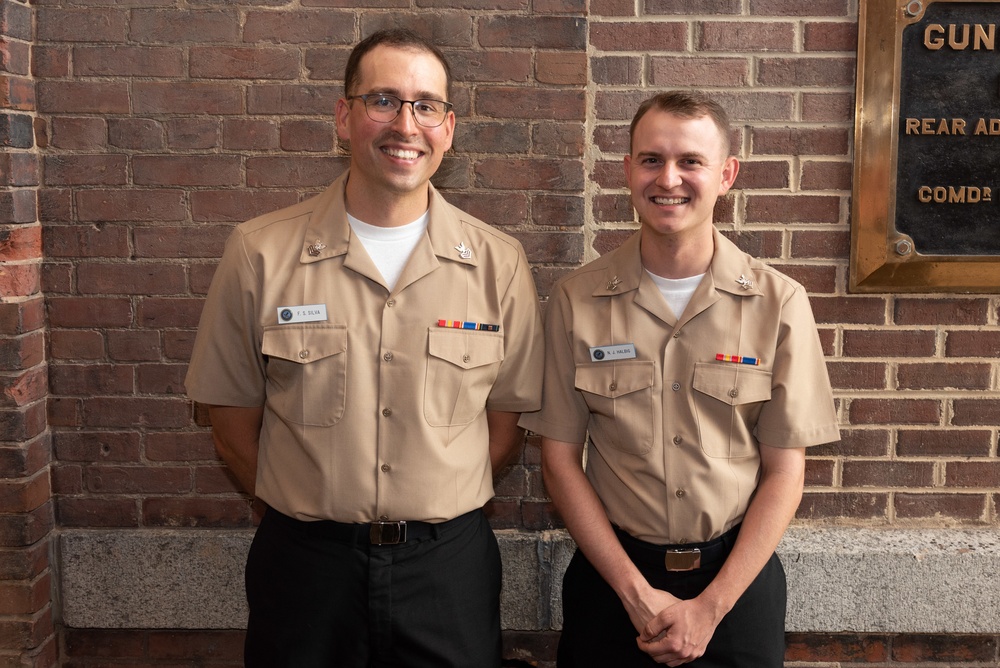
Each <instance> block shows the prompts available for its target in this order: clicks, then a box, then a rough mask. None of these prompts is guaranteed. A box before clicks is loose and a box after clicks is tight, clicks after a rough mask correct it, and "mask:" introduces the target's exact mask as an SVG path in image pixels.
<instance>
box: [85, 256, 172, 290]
mask: <svg viewBox="0 0 1000 668" xmlns="http://www.w3.org/2000/svg"><path fill="white" fill-rule="evenodd" d="M185 284H186V281H185V276H184V267H182V266H180V265H177V264H166V263H160V262H135V263H129V264H114V263H109V262H83V263H80V265H79V266H78V267H77V289H78V290H79V292H80V294H81V295H86V294H100V295H113V294H118V295H129V294H132V295H135V294H146V295H149V294H152V295H173V294H179V293H182V292H184V291H185V290H184V287H185Z"/></svg>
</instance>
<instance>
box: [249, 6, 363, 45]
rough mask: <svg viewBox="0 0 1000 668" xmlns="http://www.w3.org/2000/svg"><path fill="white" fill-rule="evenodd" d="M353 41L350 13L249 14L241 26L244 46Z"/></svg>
mask: <svg viewBox="0 0 1000 668" xmlns="http://www.w3.org/2000/svg"><path fill="white" fill-rule="evenodd" d="M353 40H354V14H353V13H349V12H336V11H292V10H286V11H282V12H264V11H259V12H258V11H250V12H248V13H247V15H246V21H245V23H244V25H243V41H244V42H278V43H283V44H304V43H309V42H318V43H320V44H349V43H350V42H352V41H353ZM233 41H235V40H233Z"/></svg>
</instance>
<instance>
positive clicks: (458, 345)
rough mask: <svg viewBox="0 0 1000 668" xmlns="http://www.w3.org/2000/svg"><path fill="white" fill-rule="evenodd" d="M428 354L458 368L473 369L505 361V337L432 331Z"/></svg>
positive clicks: (496, 334) (477, 333)
mask: <svg viewBox="0 0 1000 668" xmlns="http://www.w3.org/2000/svg"><path fill="white" fill-rule="evenodd" d="M427 352H428V353H430V354H431V355H433V356H434V357H437V358H438V359H442V360H444V361H446V362H451V363H452V364H454V365H455V366H457V367H461V368H463V369H473V368H475V367H477V366H484V365H486V364H495V363H496V362H500V361H502V360H503V335H502V334H500V333H494V332H474V333H473V332H463V331H461V330H447V329H432V330H430V333H429V336H428V337H427Z"/></svg>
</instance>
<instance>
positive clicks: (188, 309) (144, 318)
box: [139, 297, 205, 327]
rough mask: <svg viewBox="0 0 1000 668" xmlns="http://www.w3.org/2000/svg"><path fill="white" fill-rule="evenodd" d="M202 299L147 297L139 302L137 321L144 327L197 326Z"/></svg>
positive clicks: (202, 303)
mask: <svg viewBox="0 0 1000 668" xmlns="http://www.w3.org/2000/svg"><path fill="white" fill-rule="evenodd" d="M204 303H205V302H204V300H202V299H186V298H177V299H172V298H159V297H148V298H145V299H143V300H142V301H141V302H140V304H139V322H140V323H141V324H142V325H143V326H144V327H197V326H198V319H199V317H200V316H201V308H202V306H203V305H204Z"/></svg>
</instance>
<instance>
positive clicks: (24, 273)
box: [0, 263, 41, 298]
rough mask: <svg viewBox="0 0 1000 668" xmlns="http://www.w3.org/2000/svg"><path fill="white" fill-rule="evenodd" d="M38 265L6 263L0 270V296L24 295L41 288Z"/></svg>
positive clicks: (34, 292)
mask: <svg viewBox="0 0 1000 668" xmlns="http://www.w3.org/2000/svg"><path fill="white" fill-rule="evenodd" d="M39 269H40V265H39V264H37V263H33V264H8V265H7V267H6V268H5V269H4V270H3V272H0V298H12V297H24V296H26V295H34V294H38V293H39V292H40V290H41V274H40V271H39Z"/></svg>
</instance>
